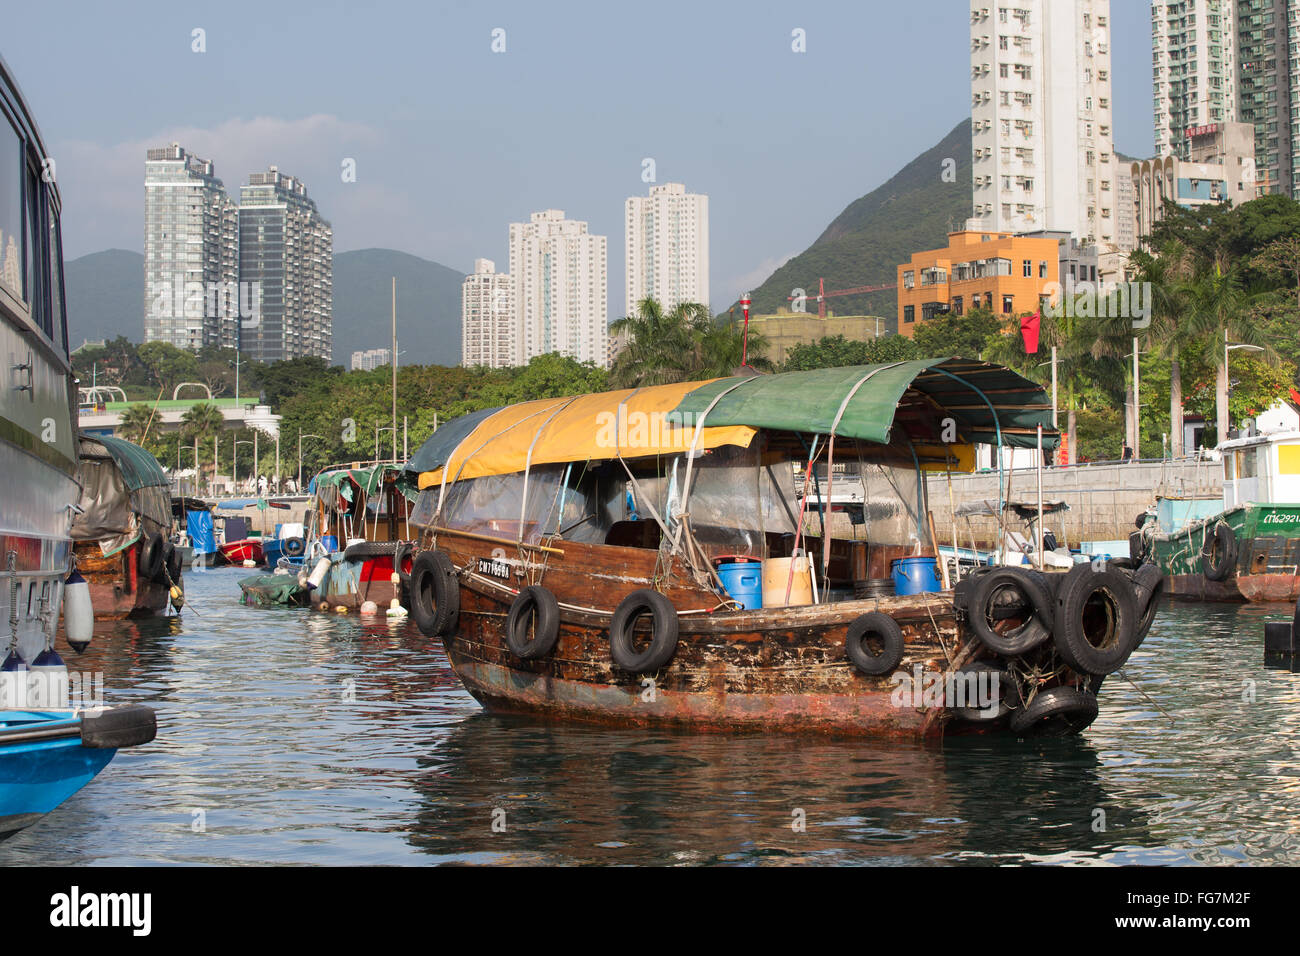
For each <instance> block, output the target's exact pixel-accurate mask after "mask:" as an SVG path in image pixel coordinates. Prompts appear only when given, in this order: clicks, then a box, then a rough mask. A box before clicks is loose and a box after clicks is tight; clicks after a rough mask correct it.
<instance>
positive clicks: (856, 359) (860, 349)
mask: <svg viewBox="0 0 1300 956" xmlns="http://www.w3.org/2000/svg"><path fill="white" fill-rule="evenodd" d="M934 357H935V356H928V355H922V354H921V350H920V349H919V348H917V346H916V343H915V342H913V341H912V340H911V339H909V338H908V337H907V336H905V335H888V336H885V337H884V338H881V339H867V340H865V341H860V340H857V339H847V338H845V337H844V336H842V335H827V336H824V337H822V338H821V339H820V340H818V341H817V342H815V343H813V344H812V345H796V346H795V347H794V348H792V349H790V351H789V352H787V353H786V357H785V364H784V365H783V366H782V368H781V370H782V371H784V372H799V371H806V370H809V369H816V368H839V367H842V366H845V365H875V364H878V363H881V362H908V361H912V360H914V359H921V358H934Z"/></svg>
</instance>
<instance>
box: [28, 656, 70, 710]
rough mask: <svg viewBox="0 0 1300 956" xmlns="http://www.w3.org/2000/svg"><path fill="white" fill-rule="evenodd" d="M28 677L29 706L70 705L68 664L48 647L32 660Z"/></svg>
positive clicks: (42, 708)
mask: <svg viewBox="0 0 1300 956" xmlns="http://www.w3.org/2000/svg"><path fill="white" fill-rule="evenodd" d="M29 675H30V676H29V677H28V679H27V706H28V707H31V708H33V709H39V710H45V709H47V708H54V709H61V708H65V707H67V706H68V665H67V664H65V663H63V658H61V657H60V656H59V655H58V653H57V652H55V650H54V648H52V647H47V648H45V650H43V651H41V652H40V653H39V654H38V655H36V660H34V661H32V664H31V668H30V669H29Z"/></svg>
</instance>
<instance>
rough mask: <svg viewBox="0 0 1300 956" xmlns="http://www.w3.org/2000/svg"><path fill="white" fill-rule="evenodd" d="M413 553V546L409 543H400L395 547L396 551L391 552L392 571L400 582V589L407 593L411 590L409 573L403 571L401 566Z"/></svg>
mask: <svg viewBox="0 0 1300 956" xmlns="http://www.w3.org/2000/svg"><path fill="white" fill-rule="evenodd" d="M414 551H415V544H414V543H413V542H411V541H402V542H400V543H399V544H398V545H397V550H396V551H394V552H393V570H394V571H396V572H397V576H398V578H399V579H400V580H401V582H402V589H403V590H404V591H407V592H409V591H410V589H411V572H410V571H403V570H402V565H403V564H405V563H406V559H407V558H409V557H410V556H411V554H412V553H413V552H414Z"/></svg>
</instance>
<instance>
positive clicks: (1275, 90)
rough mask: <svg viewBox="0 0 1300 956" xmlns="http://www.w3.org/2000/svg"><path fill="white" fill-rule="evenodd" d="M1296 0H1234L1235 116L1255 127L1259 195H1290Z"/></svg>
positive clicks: (1297, 76)
mask: <svg viewBox="0 0 1300 956" xmlns="http://www.w3.org/2000/svg"><path fill="white" fill-rule="evenodd" d="M1297 6H1298V5H1297V4H1296V3H1295V2H1294V0H1236V2H1235V4H1234V7H1235V10H1236V19H1237V25H1236V31H1237V116H1236V118H1237V119H1239V120H1240V121H1241V122H1243V123H1253V124H1254V126H1255V180H1256V185H1257V186H1258V187H1259V188H1260V190H1261V191H1263V192H1266V193H1274V192H1276V193H1283V194H1285V195H1288V196H1292V195H1294V193H1295V187H1296V166H1295V164H1296V155H1295V152H1296V145H1297V144H1296V142H1295V139H1294V135H1293V134H1294V131H1293V129H1292V118H1293V110H1292V95H1293V92H1292V91H1293V90H1296V87H1297V84H1298V83H1300V62H1297V60H1296V57H1297V56H1300V51H1297V50H1296V48H1295V46H1294V45H1293V44H1292V42H1291V41H1292V37H1293V35H1294V33H1295V27H1296V19H1297V13H1298V12H1300V11H1298V10H1297Z"/></svg>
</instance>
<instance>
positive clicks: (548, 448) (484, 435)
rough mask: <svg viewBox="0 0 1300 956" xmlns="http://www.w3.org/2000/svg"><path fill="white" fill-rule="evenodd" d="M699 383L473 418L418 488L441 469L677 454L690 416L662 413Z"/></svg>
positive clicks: (712, 437)
mask: <svg viewBox="0 0 1300 956" xmlns="http://www.w3.org/2000/svg"><path fill="white" fill-rule="evenodd" d="M702 384H705V383H703V382H682V383H680V384H675V385H655V386H651V387H648V388H641V389H625V390H623V391H618V392H599V393H596V394H594V395H580V396H578V397H576V398H545V399H540V400H538V401H534V402H524V403H522V404H520V405H511V406H510V407H509V408H503V409H501V410H500V411H499V412H496V413H495V414H492V415H489V416H488V417H487V418H485V419H484V420H483V421H482V422H480V423H479V424H478V426H477V427H476V428H475V429H474V430H473V431H472V432H470V433H469V435H467V436H466V437H465V438H464V440H462V441H461V443H460V444H459V445H458V446H457V447H456V450H455V451H454V452H453V453H452V455H451V457H450V459H448V461H447V463H446V464H445V465H444V466H443V467H442V468H439V469H437V470H435V471H426V472H423V473H422V474H421V475H420V487H421V488H428V487H430V486H431V485H437V484H440V483H441V482H442V477H443V473H444V472H446V474H447V477H448V480H451V481H457V480H460V479H462V478H482V477H484V476H487V475H508V474H513V473H515V472H520V471H523V470H524V468H525V466H526V465H529V464H531V465H542V464H559V463H563V462H570V461H575V462H576V461H597V460H601V459H608V458H616V457H618V456H619V455H622V456H623V457H624V458H642V457H646V456H653V455H678V454H681V453H683V452H686V451H689V450H690V447H691V441H692V439H693V438H694V435H695V427H694V422H693V421H692V420H690V419H689V418H686V419H683V418H682V417H681V416H680V415H679V416H674V417H673V418H672V419H671V420H670V419H669V418H668V413H669V412H671V411H672V410H673V409H675V408H676V407H677V406H678V405H679V404H680V403H681V401H682V399H683V398H684V397H685V396H686V395H687V393H689V392H691V391H694V390H695V389H697V388H699V387H700V386H701V385H702ZM755 434H757V430H756V429H754V428H750V427H749V426H748V425H729V426H725V427H721V428H707V427H706V428H704V429H702V430H701V432H700V442H699V447H700V448H702V449H704V448H717V447H719V446H721V445H739V446H741V447H748V446H749V443H750V442H751V441H753V438H754V435H755ZM530 449H531V456H530Z"/></svg>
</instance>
